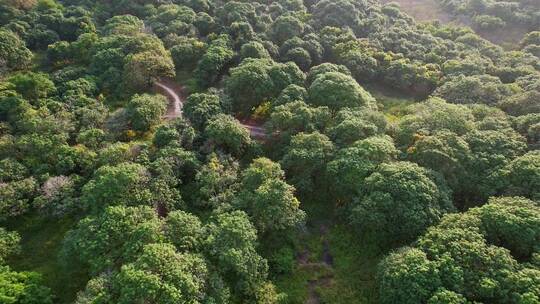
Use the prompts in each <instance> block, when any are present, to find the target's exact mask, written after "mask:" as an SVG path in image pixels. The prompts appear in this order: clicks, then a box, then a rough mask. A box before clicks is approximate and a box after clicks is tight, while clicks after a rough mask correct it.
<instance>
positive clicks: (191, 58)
mask: <svg viewBox="0 0 540 304" xmlns="http://www.w3.org/2000/svg"><path fill="white" fill-rule="evenodd" d="M206 48H207V45H206V44H205V43H204V42H201V41H199V40H198V39H195V38H182V39H181V40H180V41H178V42H177V43H176V44H175V45H174V46H173V47H172V48H171V56H172V59H173V61H174V65H175V67H176V68H177V69H183V70H192V69H194V68H195V66H196V65H197V62H198V61H199V60H200V59H201V58H202V56H203V55H204V53H205V52H206Z"/></svg>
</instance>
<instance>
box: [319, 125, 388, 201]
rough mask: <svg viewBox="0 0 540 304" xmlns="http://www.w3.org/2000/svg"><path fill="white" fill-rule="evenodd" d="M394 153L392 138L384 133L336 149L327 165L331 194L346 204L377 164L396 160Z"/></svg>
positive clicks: (358, 191) (358, 192)
mask: <svg viewBox="0 0 540 304" xmlns="http://www.w3.org/2000/svg"><path fill="white" fill-rule="evenodd" d="M397 155H398V150H397V149H396V148H395V147H394V142H393V141H392V138H390V137H389V136H385V135H383V136H373V137H368V138H366V139H363V140H359V141H357V142H355V143H353V144H352V145H351V146H350V147H346V148H343V149H341V150H339V151H337V152H336V155H335V158H334V159H333V160H332V161H331V162H329V163H328V165H327V168H326V174H327V175H328V180H329V181H330V182H331V184H332V194H333V196H335V197H336V198H337V199H338V200H339V202H342V203H343V202H345V203H349V202H350V201H351V200H352V198H353V197H354V196H357V195H359V194H361V193H362V189H363V184H364V179H365V178H366V177H368V176H369V175H371V173H373V171H375V170H376V168H377V167H378V166H379V165H380V164H382V163H386V162H390V161H393V160H395V159H396V158H397Z"/></svg>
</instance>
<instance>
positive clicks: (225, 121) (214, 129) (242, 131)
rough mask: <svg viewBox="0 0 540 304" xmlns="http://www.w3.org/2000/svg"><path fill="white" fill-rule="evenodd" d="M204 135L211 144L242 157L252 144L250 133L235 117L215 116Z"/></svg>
mask: <svg viewBox="0 0 540 304" xmlns="http://www.w3.org/2000/svg"><path fill="white" fill-rule="evenodd" d="M204 133H205V136H206V138H207V140H208V141H209V143H211V144H214V145H216V146H217V147H219V148H221V149H223V150H224V151H225V152H230V153H232V154H234V155H236V156H240V155H242V153H243V152H244V151H245V150H246V149H247V148H248V147H249V146H250V144H251V137H250V134H249V131H248V130H247V129H246V128H245V127H244V126H242V125H241V124H240V122H239V121H238V120H236V119H235V118H234V117H232V116H230V115H226V114H218V115H216V116H214V117H213V118H212V119H211V120H210V121H209V122H208V125H207V126H206V129H205V131H204Z"/></svg>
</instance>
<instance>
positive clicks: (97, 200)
mask: <svg viewBox="0 0 540 304" xmlns="http://www.w3.org/2000/svg"><path fill="white" fill-rule="evenodd" d="M149 181H150V176H149V174H148V171H147V169H146V168H145V167H143V166H141V165H139V164H133V163H121V164H118V165H116V166H103V167H101V168H99V169H97V170H96V172H95V173H94V177H93V178H92V179H91V180H90V181H88V183H86V185H84V187H83V189H82V196H81V202H82V203H83V204H85V206H86V207H87V208H89V209H91V210H92V211H95V212H97V211H100V210H103V209H104V208H105V207H106V206H109V205H132V206H133V205H150V202H151V198H152V194H151V193H150V190H149V189H148V187H147V186H148V183H149Z"/></svg>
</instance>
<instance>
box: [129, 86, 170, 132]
mask: <svg viewBox="0 0 540 304" xmlns="http://www.w3.org/2000/svg"><path fill="white" fill-rule="evenodd" d="M166 110H167V99H166V98H165V96H161V95H149V94H143V95H138V94H136V95H134V96H133V97H132V98H131V100H130V101H129V103H128V104H127V105H126V112H127V115H128V117H129V119H130V122H131V127H132V128H133V130H135V131H139V132H146V131H149V130H150V129H151V128H152V127H153V126H155V125H157V124H158V123H159V122H160V121H161V118H162V117H163V115H164V114H165V111H166Z"/></svg>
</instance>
